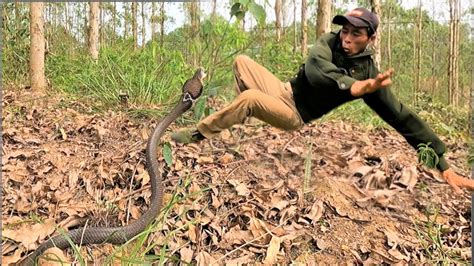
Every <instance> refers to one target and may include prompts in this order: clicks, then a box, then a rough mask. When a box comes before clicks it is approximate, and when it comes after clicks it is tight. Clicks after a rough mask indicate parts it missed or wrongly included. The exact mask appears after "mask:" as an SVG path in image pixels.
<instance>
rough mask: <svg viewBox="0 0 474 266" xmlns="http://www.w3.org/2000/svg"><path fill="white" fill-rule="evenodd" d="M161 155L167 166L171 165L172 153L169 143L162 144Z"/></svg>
mask: <svg viewBox="0 0 474 266" xmlns="http://www.w3.org/2000/svg"><path fill="white" fill-rule="evenodd" d="M163 157H164V158H165V161H166V164H168V166H169V167H171V166H173V153H172V151H171V145H170V144H169V143H168V142H166V143H165V144H163Z"/></svg>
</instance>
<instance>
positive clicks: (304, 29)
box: [301, 0, 308, 57]
mask: <svg viewBox="0 0 474 266" xmlns="http://www.w3.org/2000/svg"><path fill="white" fill-rule="evenodd" d="M307 11H308V1H307V0H302V1H301V55H302V56H303V57H306V54H308V20H307V18H306V16H307Z"/></svg>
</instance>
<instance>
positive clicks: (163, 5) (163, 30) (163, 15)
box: [160, 2, 165, 48]
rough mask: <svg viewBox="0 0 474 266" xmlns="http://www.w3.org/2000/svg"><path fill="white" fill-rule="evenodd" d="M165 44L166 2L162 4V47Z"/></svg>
mask: <svg viewBox="0 0 474 266" xmlns="http://www.w3.org/2000/svg"><path fill="white" fill-rule="evenodd" d="M164 45H165V2H161V6H160V47H161V48H163V46H164Z"/></svg>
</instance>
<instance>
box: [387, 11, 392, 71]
mask: <svg viewBox="0 0 474 266" xmlns="http://www.w3.org/2000/svg"><path fill="white" fill-rule="evenodd" d="M387 61H388V62H387V63H388V67H389V68H390V67H392V4H391V3H390V6H389V7H388V16H387Z"/></svg>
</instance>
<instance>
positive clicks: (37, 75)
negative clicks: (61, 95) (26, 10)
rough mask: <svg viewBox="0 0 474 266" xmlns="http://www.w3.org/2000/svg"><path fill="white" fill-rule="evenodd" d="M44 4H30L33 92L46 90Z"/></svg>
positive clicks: (31, 82) (31, 79) (31, 80)
mask: <svg viewBox="0 0 474 266" xmlns="http://www.w3.org/2000/svg"><path fill="white" fill-rule="evenodd" d="M43 27H44V26H43V3H42V2H32V3H31V4H30V85H31V88H32V89H33V90H36V91H44V90H46V76H45V74H44V46H45V42H44V28H43Z"/></svg>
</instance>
